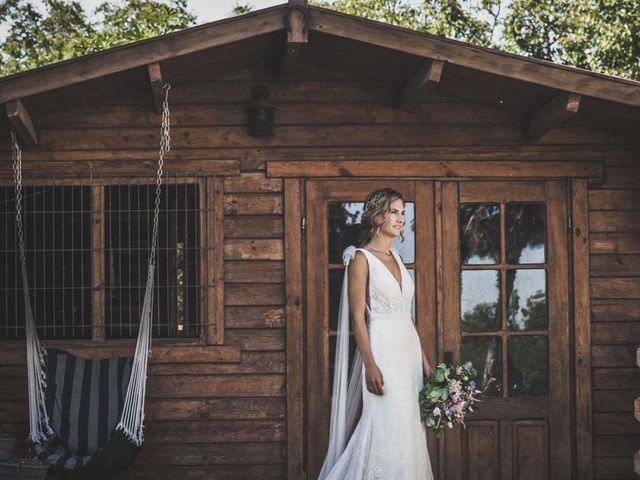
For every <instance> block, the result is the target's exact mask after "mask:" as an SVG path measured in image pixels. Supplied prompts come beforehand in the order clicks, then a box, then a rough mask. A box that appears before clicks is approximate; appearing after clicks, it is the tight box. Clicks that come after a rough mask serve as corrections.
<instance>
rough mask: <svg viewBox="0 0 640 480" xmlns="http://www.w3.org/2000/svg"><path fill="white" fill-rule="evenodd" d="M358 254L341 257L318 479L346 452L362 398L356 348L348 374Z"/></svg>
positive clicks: (350, 252) (352, 251)
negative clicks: (352, 276)
mask: <svg viewBox="0 0 640 480" xmlns="http://www.w3.org/2000/svg"><path fill="white" fill-rule="evenodd" d="M355 254H356V248H355V247H354V246H350V247H347V248H346V249H345V250H344V252H343V254H342V262H343V263H344V265H345V268H344V278H343V281H342V296H341V297H340V308H339V313H338V331H337V336H336V353H335V363H334V371H333V395H332V397H331V423H330V426H329V446H328V448H327V456H326V457H325V460H324V464H323V465H322V470H321V471H320V475H319V476H318V480H323V479H324V478H326V476H327V475H328V474H329V472H330V471H331V469H332V468H333V466H334V465H335V464H336V462H337V461H338V458H340V455H341V454H342V452H343V451H344V449H345V447H346V444H347V436H348V435H349V433H350V432H351V430H352V428H353V423H354V422H355V419H356V415H357V413H358V407H359V406H360V401H361V399H362V357H361V356H360V352H359V350H358V349H357V348H356V351H355V355H354V358H353V364H352V366H351V373H349V323H350V322H349V263H350V262H351V260H352V259H353V258H354V256H355Z"/></svg>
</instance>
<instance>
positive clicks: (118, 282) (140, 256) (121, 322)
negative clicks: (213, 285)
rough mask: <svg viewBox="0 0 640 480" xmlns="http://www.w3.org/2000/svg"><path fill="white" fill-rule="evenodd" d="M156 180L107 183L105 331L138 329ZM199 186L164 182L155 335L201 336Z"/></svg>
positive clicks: (118, 334)
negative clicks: (133, 182)
mask: <svg viewBox="0 0 640 480" xmlns="http://www.w3.org/2000/svg"><path fill="white" fill-rule="evenodd" d="M155 188H156V187H155V185H114V186H108V187H105V223H106V228H105V243H106V246H105V280H106V283H107V287H106V300H105V301H106V309H105V310H106V336H107V337H108V338H131V337H135V336H137V334H138V325H139V322H140V312H141V310H142V303H143V301H144V291H145V286H146V276H147V267H148V259H149V249H150V246H151V235H152V229H153V209H154V202H155ZM198 219H199V212H198V186H197V185H163V187H162V191H161V204H160V217H159V223H158V246H157V252H156V259H157V260H156V271H155V288H154V295H153V297H154V298H153V300H154V307H153V328H152V332H153V335H154V336H156V337H197V336H199V335H200V328H199V325H200V324H199V311H198V304H199V302H198V298H199V291H198V285H199V264H198V255H199V239H198V238H199V232H198V225H199V223H198Z"/></svg>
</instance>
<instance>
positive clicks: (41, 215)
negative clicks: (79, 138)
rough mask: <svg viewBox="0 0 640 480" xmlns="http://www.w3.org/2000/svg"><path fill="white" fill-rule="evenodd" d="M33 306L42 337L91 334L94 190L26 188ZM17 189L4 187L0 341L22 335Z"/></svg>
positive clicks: (0, 229)
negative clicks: (92, 205)
mask: <svg viewBox="0 0 640 480" xmlns="http://www.w3.org/2000/svg"><path fill="white" fill-rule="evenodd" d="M22 194H23V202H22V211H23V231H24V241H25V256H26V261H27V275H28V279H29V286H30V294H31V305H32V309H33V314H34V318H35V322H36V326H37V330H38V335H39V336H40V337H41V338H43V339H72V338H90V337H91V298H92V295H91V293H92V289H91V189H90V187H81V186H28V187H23V189H22ZM15 206H16V205H15V192H14V188H13V187H0V265H2V267H1V268H2V270H3V271H1V272H0V317H1V318H0V340H16V339H23V338H24V336H25V329H24V320H25V319H24V299H23V296H22V279H21V276H20V273H19V272H20V268H21V267H20V260H19V253H18V252H19V249H18V241H17V238H18V235H17V228H16V222H15V218H16V213H15Z"/></svg>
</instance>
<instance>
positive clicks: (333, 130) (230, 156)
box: [0, 54, 640, 480]
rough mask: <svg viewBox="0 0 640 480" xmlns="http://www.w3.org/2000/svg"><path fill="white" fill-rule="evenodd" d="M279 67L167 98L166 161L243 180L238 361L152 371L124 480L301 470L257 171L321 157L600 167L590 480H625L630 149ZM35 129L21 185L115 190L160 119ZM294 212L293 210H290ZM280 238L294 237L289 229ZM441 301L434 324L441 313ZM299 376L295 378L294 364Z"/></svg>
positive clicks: (266, 193) (14, 404) (227, 314)
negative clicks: (262, 91) (259, 129)
mask: <svg viewBox="0 0 640 480" xmlns="http://www.w3.org/2000/svg"><path fill="white" fill-rule="evenodd" d="M194 68H195V67H194ZM278 68H279V65H278V63H277V62H276V61H267V62H262V63H261V62H257V63H256V65H255V66H251V68H249V67H247V66H240V67H237V68H234V69H229V70H226V71H224V70H223V71H219V70H215V71H214V70H205V71H204V73H202V72H199V73H198V75H199V77H198V78H199V79H203V80H204V81H193V82H186V81H183V82H179V83H176V84H174V85H172V89H171V93H170V99H169V101H170V104H171V120H172V122H173V123H172V142H171V152H170V153H169V154H167V162H168V164H169V165H173V168H175V169H178V170H179V171H180V172H183V173H185V174H189V172H192V174H193V175H194V176H201V175H205V174H206V175H210V176H211V177H213V175H214V174H217V175H226V174H229V173H233V165H236V166H237V165H238V163H239V167H240V172H241V173H240V175H239V176H227V177H225V178H224V180H223V181H222V184H223V185H222V187H223V188H222V191H223V192H224V194H223V201H222V202H218V203H219V204H221V208H222V209H223V212H222V214H221V215H220V218H219V220H218V221H221V222H222V223H223V231H224V234H223V235H224V236H223V238H224V245H223V252H224V261H223V276H222V277H223V278H222V280H223V282H224V289H223V294H224V308H223V313H224V332H223V333H224V335H222V334H221V333H220V335H219V337H220V338H223V343H222V347H232V351H237V352H239V358H230V357H232V355H229V358H224V359H222V360H220V359H209V358H202V359H198V361H184V359H182V360H181V361H167V362H162V363H160V362H156V363H151V364H150V368H149V389H148V400H147V417H146V418H147V426H146V429H145V434H146V440H147V443H148V448H146V449H145V448H143V450H142V453H141V455H140V457H139V458H138V460H137V462H136V464H135V466H134V467H132V468H131V469H130V470H129V471H128V472H127V473H126V474H125V475H124V476H122V477H120V478H122V479H136V480H138V479H165V478H166V479H174V478H184V479H190V478H220V479H232V478H234V479H235V478H244V479H280V478H286V477H287V472H292V471H299V469H300V468H302V467H301V465H303V464H304V459H303V458H300V456H301V455H302V453H301V452H302V451H303V450H304V449H303V448H302V447H301V446H300V448H296V449H294V450H295V451H294V452H293V453H294V454H295V455H296V456H297V458H293V459H290V462H294V463H295V466H294V468H289V469H288V465H287V449H288V448H290V449H291V448H292V447H291V444H290V443H289V447H288V438H287V435H288V432H296V434H297V435H299V436H301V437H302V435H300V432H299V431H298V430H299V429H298V428H296V427H299V426H295V425H287V412H294V413H295V415H302V412H301V410H300V409H299V407H300V406H299V405H298V406H297V407H295V406H294V408H292V407H291V406H290V405H289V406H288V405H287V400H288V398H289V400H290V401H291V400H293V401H296V400H298V401H300V402H302V399H300V398H299V397H298V395H297V393H296V394H292V395H291V396H290V397H288V396H287V385H291V386H293V387H295V388H297V389H299V387H300V385H298V384H297V383H295V382H291V381H290V380H289V379H287V376H286V373H287V364H286V359H287V353H288V352H287V351H286V349H287V346H293V347H294V348H298V349H299V348H300V347H301V345H302V340H303V338H302V337H300V338H299V339H297V341H296V340H295V339H287V336H286V334H287V331H290V332H296V334H300V335H303V334H304V333H303V332H304V328H303V325H304V318H302V319H299V318H297V317H296V322H298V323H296V324H295V325H293V328H292V329H291V330H287V327H288V325H287V318H286V316H287V312H291V313H290V314H291V315H294V314H295V315H297V314H298V312H297V305H296V304H291V303H287V298H286V279H285V276H286V275H287V272H286V270H285V265H286V263H285V260H289V259H285V254H286V252H287V251H288V250H289V248H292V246H290V245H286V244H285V221H284V217H285V215H284V214H285V212H286V210H287V199H285V195H284V190H285V187H284V182H283V180H282V179H278V178H267V177H266V162H267V161H271V160H278V161H285V162H286V161H296V162H297V161H304V160H313V159H322V158H323V159H326V160H345V161H348V160H367V159H377V160H389V161H395V160H452V161H455V160H465V161H474V162H482V161H499V160H500V161H504V160H509V161H520V162H527V161H535V162H544V161H547V160H557V161H573V162H580V161H586V160H589V161H603V162H604V174H605V176H604V180H603V181H601V182H598V181H593V182H592V181H589V183H588V195H587V196H588V207H589V212H588V214H589V242H590V243H589V252H590V254H589V267H590V271H589V277H590V282H589V295H590V302H591V303H590V315H591V329H592V330H591V348H590V354H591V359H590V361H591V371H592V395H593V398H592V405H593V407H592V408H593V410H592V417H593V427H592V428H593V437H592V439H593V462H592V467H593V478H595V479H617V480H622V479H628V478H632V475H633V459H632V457H633V452H635V450H637V449H639V448H640V440H639V439H640V435H638V434H640V423H638V422H635V420H634V418H633V400H634V399H635V398H636V397H638V396H640V382H639V380H640V374H639V372H640V369H638V368H636V367H635V346H636V345H637V344H639V343H640V313H638V312H640V286H639V285H640V192H639V191H638V185H639V184H640V166H639V165H640V145H639V144H638V143H637V142H636V140H634V139H632V138H630V137H618V136H613V135H609V134H607V133H604V132H602V131H598V132H595V131H590V130H586V129H584V128H581V127H578V126H575V125H564V126H562V127H560V128H559V129H557V130H553V131H552V132H550V133H549V134H548V135H546V136H545V137H544V138H543V139H542V140H541V141H540V142H539V143H532V142H530V141H528V140H526V138H525V136H524V133H523V128H522V125H523V123H522V122H523V118H524V117H525V114H526V112H524V111H520V110H509V109H506V108H503V107H501V106H499V105H485V104H480V103H474V102H471V101H468V100H461V99H459V98H454V97H451V96H447V95H444V94H442V93H441V92H438V90H437V88H436V89H434V90H433V91H431V92H430V93H429V96H428V98H426V99H423V101H422V102H420V103H419V104H418V105H417V106H416V109H415V111H414V112H412V113H407V112H402V111H399V110H397V109H396V108H395V106H396V105H397V103H398V100H399V98H400V97H399V96H400V94H401V92H402V90H401V89H400V90H399V89H398V88H396V86H393V85H389V84H387V83H385V82H382V81H376V80H371V79H369V78H357V77H355V76H354V75H352V74H347V73H345V72H341V71H337V70H332V69H330V68H327V67H322V66H318V65H315V64H313V63H311V62H308V61H305V57H304V54H302V55H301V58H300V59H299V62H298V63H297V65H296V69H295V72H294V73H293V74H292V77H291V78H290V81H289V82H288V83H287V84H284V83H280V82H278V79H277V78H278V77H277V75H278ZM205 73H206V74H205ZM194 75H195V70H194ZM257 82H259V83H262V84H264V85H266V86H267V88H268V89H269V91H270V99H271V100H272V101H273V102H274V104H275V105H276V106H277V110H276V113H275V127H274V131H275V134H274V136H273V137H270V138H255V137H250V136H249V135H248V131H247V125H246V124H247V119H246V110H245V109H246V104H247V102H248V101H249V100H250V94H251V89H252V87H253V85H254V84H256V83H257ZM36 112H37V111H36ZM577 115H579V113H578V114H577ZM33 116H34V118H33V121H34V124H35V125H36V126H37V129H38V145H37V146H35V147H33V148H31V149H25V151H24V162H25V177H28V176H30V175H33V174H34V173H35V172H37V173H38V174H46V175H65V174H66V175H69V174H84V175H86V174H87V172H92V173H95V174H101V173H102V174H113V175H118V174H122V172H123V171H126V172H129V171H149V170H150V169H152V168H153V165H154V162H155V161H156V155H157V140H158V138H157V136H158V135H157V133H158V130H159V117H158V116H157V115H156V114H155V113H154V108H153V103H152V101H151V98H150V96H149V95H148V93H147V94H146V96H145V95H142V94H135V95H134V94H130V93H128V92H124V93H123V95H122V96H119V95H118V96H107V95H105V96H104V97H99V98H92V99H91V100H90V102H87V103H86V105H81V104H78V106H77V107H75V108H73V109H60V108H58V109H57V110H56V111H55V112H50V113H46V112H45V113H42V114H38V113H35V114H34V115H33ZM7 151H8V143H7V141H6V138H5V136H2V137H0V152H2V155H3V157H2V158H3V160H2V161H0V176H8V175H10V173H11V165H10V163H9V162H8V161H5V160H4V158H5V157H6V155H4V154H5V153H6V152H7ZM172 162H173V163H172ZM230 162H231V163H230ZM220 165H222V166H220ZM122 169H124V170H122ZM216 169H217V170H216ZM394 176H397V172H394ZM217 178H218V179H219V178H220V177H217ZM289 187H290V189H291V188H293V186H292V184H290V185H289ZM296 188H297V187H296ZM434 191H435V198H436V201H437V200H438V199H441V193H442V192H441V185H440V184H436V185H435V187H434ZM297 201H299V199H297V198H296V199H295V200H294V202H293V204H289V205H290V208H291V205H293V207H295V208H297V207H296V205H297V203H296V202H297ZM436 203H437V202H436ZM214 218H218V216H217V215H215V216H214V215H212V217H211V221H213V220H214ZM446 221H447V220H446V219H443V218H438V222H441V223H442V222H446ZM208 228H211V227H210V226H208ZM289 228H297V226H296V224H295V222H294V227H290V226H289ZM216 238H219V237H216ZM302 242H304V240H302ZM445 247H446V246H445ZM209 248H214V249H215V248H219V246H218V245H209ZM440 248H442V247H441V246H440ZM308 254H309V253H308V252H304V251H302V252H298V255H300V258H298V259H294V261H295V262H297V263H303V260H304V259H305V255H308ZM291 268H298V267H297V265H294V266H293V267H291ZM438 275H441V272H440V271H438ZM218 277H219V275H216V278H218ZM302 278H305V277H304V275H303V276H302ZM436 281H438V282H439V281H441V278H437V279H436ZM300 293H301V292H298V291H297V290H296V295H298V294H300ZM301 298H302V299H303V302H304V299H305V298H306V297H305V295H303V294H301ZM436 300H437V304H438V307H437V308H438V309H439V305H441V304H442V302H443V301H449V300H450V299H447V298H445V299H442V298H439V299H436ZM436 300H434V301H436ZM305 308H306V306H304V308H303V309H302V312H304V311H305ZM438 318H439V320H438V322H442V320H443V319H442V318H441V317H438ZM441 327H442V325H441V324H440V325H438V326H433V330H436V328H437V329H440V328H441ZM307 340H308V339H307ZM298 342H299V343H298ZM222 347H220V348H222ZM181 348H184V349H187V351H188V349H189V348H190V347H188V346H184V347H181ZM192 348H193V351H194V352H195V351H196V349H198V348H202V347H199V346H198V347H195V346H194V347H192ZM210 348H218V347H217V346H213V347H210ZM1 349H2V345H1V344H0V350H1ZM234 349H235V350H234ZM297 353H298V354H299V353H300V352H297ZM440 354H442V352H441V349H440ZM434 355H435V352H434ZM186 356H187V357H188V354H187V355H186ZM297 357H299V355H296V358H297ZM0 359H2V356H1V355H0ZM438 360H439V361H442V360H443V358H438ZM294 370H295V371H296V372H299V370H302V371H305V369H304V367H302V366H299V369H294ZM0 385H3V388H2V389H0V423H2V422H3V421H4V422H12V423H14V424H15V425H16V428H17V433H18V437H19V438H26V427H27V425H26V422H27V412H26V401H25V399H26V371H25V368H24V363H23V360H22V359H18V360H14V361H12V362H4V363H2V365H1V366H0ZM300 428H301V427H300ZM305 432H306V428H305ZM305 435H306V433H305ZM441 453H442V452H441ZM289 454H291V452H289ZM579 454H580V453H579V452H578V455H579ZM432 462H434V465H435V463H436V462H437V459H435V458H434V459H432ZM585 464H586V465H590V464H591V462H590V461H587V462H585Z"/></svg>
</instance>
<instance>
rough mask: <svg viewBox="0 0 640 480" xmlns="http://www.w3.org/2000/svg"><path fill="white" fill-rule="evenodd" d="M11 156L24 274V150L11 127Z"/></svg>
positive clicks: (23, 270) (25, 266) (25, 270)
mask: <svg viewBox="0 0 640 480" xmlns="http://www.w3.org/2000/svg"><path fill="white" fill-rule="evenodd" d="M10 131H11V158H12V160H13V179H14V183H15V187H16V224H17V225H18V245H19V246H20V264H21V265H22V273H23V275H24V274H26V272H27V262H26V259H25V253H24V233H23V231H22V151H21V150H20V145H19V144H18V138H17V136H16V132H15V130H14V129H13V128H11V130H10Z"/></svg>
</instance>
